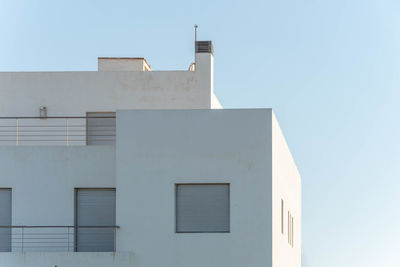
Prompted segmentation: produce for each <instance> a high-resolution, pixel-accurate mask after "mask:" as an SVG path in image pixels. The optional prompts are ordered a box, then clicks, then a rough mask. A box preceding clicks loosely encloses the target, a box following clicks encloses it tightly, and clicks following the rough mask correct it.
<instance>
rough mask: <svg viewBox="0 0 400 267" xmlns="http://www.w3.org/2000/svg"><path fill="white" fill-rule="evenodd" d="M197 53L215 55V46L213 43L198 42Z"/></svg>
mask: <svg viewBox="0 0 400 267" xmlns="http://www.w3.org/2000/svg"><path fill="white" fill-rule="evenodd" d="M196 53H211V54H213V53H214V51H213V45H212V42H211V41H197V42H196Z"/></svg>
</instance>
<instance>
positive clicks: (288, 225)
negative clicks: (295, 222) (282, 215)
mask: <svg viewBox="0 0 400 267" xmlns="http://www.w3.org/2000/svg"><path fill="white" fill-rule="evenodd" d="M287 215H288V216H287V219H288V224H287V227H288V243H289V244H290V212H289V211H288V213H287Z"/></svg>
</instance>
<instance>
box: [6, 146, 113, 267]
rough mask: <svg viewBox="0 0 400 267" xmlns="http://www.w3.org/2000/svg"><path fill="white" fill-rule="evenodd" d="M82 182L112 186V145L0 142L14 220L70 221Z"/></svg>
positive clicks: (35, 222)
mask: <svg viewBox="0 0 400 267" xmlns="http://www.w3.org/2000/svg"><path fill="white" fill-rule="evenodd" d="M84 187H90V188H93V187H96V188H97V187H115V147H114V146H75V147H66V146H65V147H52V146H42V147H40V146H32V147H7V146H3V147H1V146H0V188H12V224H13V225H14V226H18V225H29V226H34V225H39V226H44V225H45V226H50V225H58V226H64V225H71V226H72V225H74V189H75V188H84ZM0 266H1V265H0Z"/></svg>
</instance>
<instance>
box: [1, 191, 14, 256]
mask: <svg viewBox="0 0 400 267" xmlns="http://www.w3.org/2000/svg"><path fill="white" fill-rule="evenodd" d="M0 226H11V189H0ZM10 251H11V228H0V252H10Z"/></svg>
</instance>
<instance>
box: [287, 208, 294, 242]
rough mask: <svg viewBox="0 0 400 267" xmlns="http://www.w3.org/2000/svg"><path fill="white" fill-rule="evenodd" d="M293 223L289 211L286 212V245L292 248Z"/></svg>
mask: <svg viewBox="0 0 400 267" xmlns="http://www.w3.org/2000/svg"><path fill="white" fill-rule="evenodd" d="M293 223H294V219H293V216H292V213H291V212H290V211H288V243H289V245H291V246H292V247H293V246H294V242H293V240H294V235H293Z"/></svg>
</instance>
